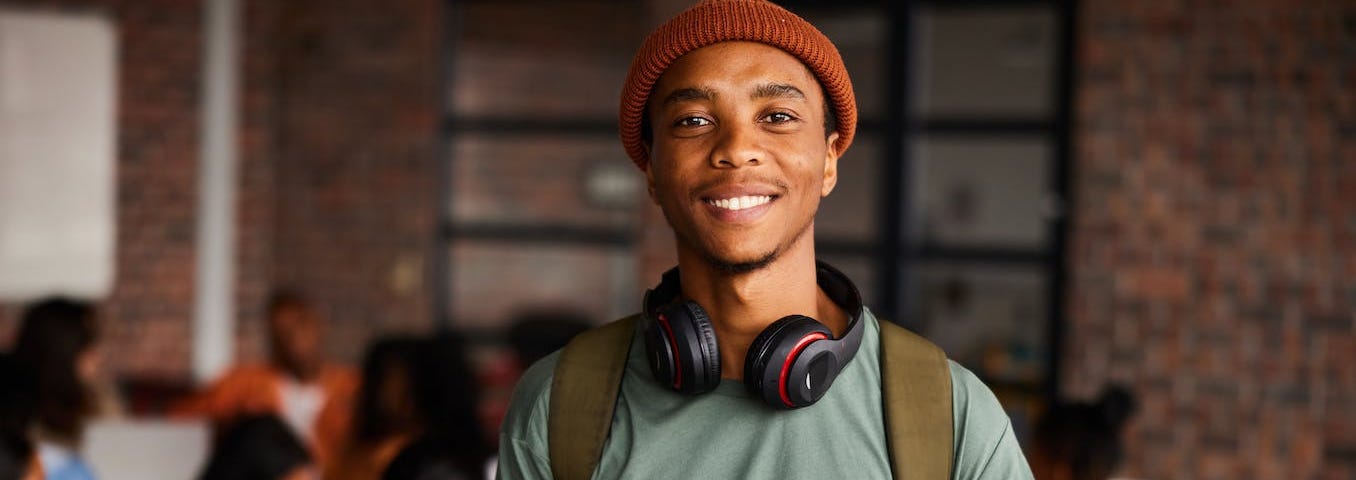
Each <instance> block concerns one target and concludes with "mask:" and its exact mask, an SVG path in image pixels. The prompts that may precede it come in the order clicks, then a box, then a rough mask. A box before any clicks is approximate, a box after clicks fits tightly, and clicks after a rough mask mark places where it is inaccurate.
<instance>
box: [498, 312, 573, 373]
mask: <svg viewBox="0 0 1356 480" xmlns="http://www.w3.org/2000/svg"><path fill="white" fill-rule="evenodd" d="M592 325H593V322H590V321H589V319H588V317H585V316H584V315H582V314H579V313H575V312H569V311H559V310H547V309H541V310H531V311H524V312H521V313H519V314H518V315H515V316H514V317H513V322H512V325H511V326H510V327H509V331H508V341H509V346H510V347H512V348H513V354H514V356H516V357H517V359H518V363H519V365H521V366H522V369H524V370H525V369H527V367H529V366H531V365H532V364H533V363H536V362H537V360H541V359H542V357H545V356H547V355H550V354H551V352H554V351H556V350H560V349H561V348H562V347H564V346H565V344H567V343H570V339H572V338H574V336H575V335H578V334H579V333H580V332H583V331H585V330H588V329H589V327H590V326H592Z"/></svg>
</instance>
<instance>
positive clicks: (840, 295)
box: [642, 261, 865, 408]
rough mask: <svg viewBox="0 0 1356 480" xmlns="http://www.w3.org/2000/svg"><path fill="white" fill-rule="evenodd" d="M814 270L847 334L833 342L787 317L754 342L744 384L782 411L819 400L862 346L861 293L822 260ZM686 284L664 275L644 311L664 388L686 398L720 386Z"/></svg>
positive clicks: (709, 328)
mask: <svg viewBox="0 0 1356 480" xmlns="http://www.w3.org/2000/svg"><path fill="white" fill-rule="evenodd" d="M815 267H816V268H815V274H816V275H815V276H816V284H817V285H819V288H820V289H822V290H823V291H824V293H825V295H827V296H828V297H829V299H830V300H832V301H833V302H834V304H836V305H837V306H839V307H840V308H842V309H843V311H844V312H846V313H847V314H848V317H849V321H848V326H847V330H846V331H845V332H844V333H843V335H842V336H841V337H837V338H835V337H833V333H832V332H831V331H830V330H829V329H828V327H825V326H824V325H823V324H822V323H820V322H818V321H817V320H815V319H813V318H810V317H806V316H803V315H790V316H787V317H783V318H782V319H780V320H777V321H776V322H773V323H772V324H771V325H769V326H768V327H766V328H765V329H764V331H763V332H762V333H761V334H760V335H759V336H758V338H756V339H755V340H754V341H753V343H752V344H750V346H749V352H748V356H747V358H746V359H745V362H744V383H745V385H746V386H747V387H748V388H749V390H750V392H752V393H754V394H755V395H759V396H761V397H762V398H763V400H764V401H766V402H767V403H768V404H770V405H772V406H774V407H777V408H797V407H803V406H807V405H810V404H813V403H814V402H815V401H817V400H818V399H819V397H820V396H822V395H823V394H824V393H825V392H826V391H827V390H828V387H829V385H831V384H832V383H833V379H834V377H836V376H837V375H838V373H839V372H840V371H841V370H842V369H843V368H844V367H845V366H846V365H847V364H848V363H849V362H850V361H851V360H852V357H853V356H855V355H856V353H857V350H858V348H859V347H860V346H861V343H862V335H863V330H865V328H864V327H862V321H861V317H862V312H863V310H864V308H863V305H862V297H861V293H860V292H858V290H857V287H856V285H853V283H852V281H851V280H849V279H848V278H847V276H846V275H844V274H843V273H842V272H840V271H838V269H836V268H833V267H832V266H830V265H829V264H827V263H824V262H821V261H816V262H815ZM681 280H682V279H681V277H680V275H679V272H678V267H674V268H671V269H669V270H668V271H667V272H664V275H663V277H662V278H661V280H660V282H659V285H657V286H655V288H653V289H650V290H646V292H645V298H644V300H643V305H642V308H643V310H642V314H643V318H644V320H645V325H646V335H645V338H646V350H647V352H648V355H649V357H650V358H649V361H650V366H651V370H652V371H653V372H654V374H655V378H656V379H657V380H659V381H660V383H663V384H666V385H667V386H669V387H671V388H672V389H674V390H676V391H679V392H682V393H688V394H697V393H703V392H706V391H709V390H711V389H713V388H715V386H716V385H718V384H719V383H720V371H721V369H720V354H719V345H718V344H717V342H716V338H715V329H714V327H713V325H712V323H711V320H710V318H708V317H707V314H706V312H705V310H703V309H702V308H701V307H700V306H699V305H697V304H696V303H694V302H679V301H678V300H679V298H680V296H681V294H682V281H681ZM788 379H790V381H788ZM801 379H804V381H803V382H802V381H801ZM802 383H803V385H804V388H802V387H801V385H802Z"/></svg>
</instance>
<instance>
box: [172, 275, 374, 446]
mask: <svg viewBox="0 0 1356 480" xmlns="http://www.w3.org/2000/svg"><path fill="white" fill-rule="evenodd" d="M323 329H324V325H323V322H322V321H321V319H320V317H319V316H318V315H317V314H316V312H315V309H314V308H313V307H312V305H311V304H310V302H308V301H307V300H306V299H305V298H304V297H302V296H301V295H299V294H296V293H293V292H286V291H282V292H276V293H274V294H273V295H272V296H271V298H270V299H269V302H268V333H269V347H270V349H269V354H270V355H269V360H268V362H267V363H259V364H247V365H240V366H237V367H234V368H232V369H231V370H230V371H229V372H227V373H226V374H225V375H223V376H222V378H220V379H219V380H217V381H216V382H215V383H213V384H212V385H211V386H210V387H208V388H207V390H205V391H203V392H201V393H199V394H198V395H196V396H195V397H193V398H190V399H189V400H188V401H186V402H184V403H183V404H181V405H179V406H178V407H177V408H175V413H176V414H177V415H199V416H207V417H208V418H210V419H211V421H212V423H213V425H214V427H215V430H216V432H217V434H218V435H220V434H221V433H222V432H224V430H225V429H226V428H227V427H229V426H230V424H231V423H232V422H234V421H236V420H238V419H239V418H241V417H243V416H246V415H262V414H272V415H277V416H278V418H280V419H282V420H283V422H284V423H285V424H286V425H287V426H288V427H289V428H291V429H292V432H293V433H294V434H296V435H297V437H298V438H301V439H302V441H303V443H304V444H305V445H307V446H308V447H309V448H310V451H311V453H312V455H313V458H315V460H316V463H317V464H318V465H320V466H321V467H323V466H324V465H325V464H326V462H327V461H328V460H329V459H331V458H333V456H334V454H335V453H336V452H337V450H338V449H339V448H341V446H342V444H343V442H344V441H345V439H346V438H347V437H348V434H349V433H348V432H349V428H350V419H351V416H352V410H353V395H354V393H355V392H356V390H357V386H358V378H357V375H356V374H355V373H354V372H353V371H352V370H351V369H349V368H347V367H343V366H340V365H335V364H331V363H328V362H326V361H325V360H324V357H323V352H322V350H321V338H322V337H323V334H324V331H323Z"/></svg>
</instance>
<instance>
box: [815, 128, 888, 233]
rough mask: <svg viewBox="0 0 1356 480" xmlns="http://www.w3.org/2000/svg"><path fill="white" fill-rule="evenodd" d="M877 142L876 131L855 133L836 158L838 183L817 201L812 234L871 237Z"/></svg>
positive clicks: (877, 177) (878, 154)
mask: <svg viewBox="0 0 1356 480" xmlns="http://www.w3.org/2000/svg"><path fill="white" fill-rule="evenodd" d="M880 158H881V142H880V137H879V136H876V135H863V136H860V137H857V139H856V140H854V141H853V142H852V146H851V147H848V150H847V153H845V154H844V155H843V156H842V157H841V158H839V159H838V185H837V186H836V187H834V189H833V193H830V194H829V196H827V197H824V199H823V200H821V201H820V203H819V212H818V213H817V214H816V215H815V238H818V239H834V240H853V241H868V242H869V241H872V240H874V239H875V237H876V231H877V227H878V224H879V223H880V221H879V220H878V219H877V218H876V212H877V211H878V210H877V208H876V207H877V205H878V204H879V199H878V198H877V197H878V195H879V194H878V193H877V192H879V191H880V188H879V184H880V175H879V172H880Z"/></svg>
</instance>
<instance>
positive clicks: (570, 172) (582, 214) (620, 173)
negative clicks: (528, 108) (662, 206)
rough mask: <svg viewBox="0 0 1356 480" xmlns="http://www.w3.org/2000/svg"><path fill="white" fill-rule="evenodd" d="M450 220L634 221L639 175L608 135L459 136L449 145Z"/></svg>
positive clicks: (641, 196) (640, 200)
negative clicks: (450, 147)
mask: <svg viewBox="0 0 1356 480" xmlns="http://www.w3.org/2000/svg"><path fill="white" fill-rule="evenodd" d="M452 155H453V157H452V168H451V170H452V196H453V198H452V218H453V219H454V220H455V221H457V222H461V223H467V222H470V223H494V224H510V225H522V224H543V223H546V224H568V225H573V226H584V227H599V228H606V227H613V228H621V227H627V226H632V225H635V224H636V223H637V221H638V220H639V213H638V212H639V210H638V208H639V207H640V205H643V204H644V203H645V199H646V198H647V197H646V196H645V195H646V194H645V181H644V177H643V175H642V174H641V173H640V171H639V170H637V169H636V168H635V166H634V165H633V164H632V163H631V161H630V160H628V159H627V158H626V155H625V154H624V153H623V152H622V149H621V147H620V146H619V145H618V143H617V139H616V138H615V137H612V136H586V137H578V136H576V137H569V136H525V137H524V136H488V135H461V136H458V137H456V138H454V139H453V144H452Z"/></svg>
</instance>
